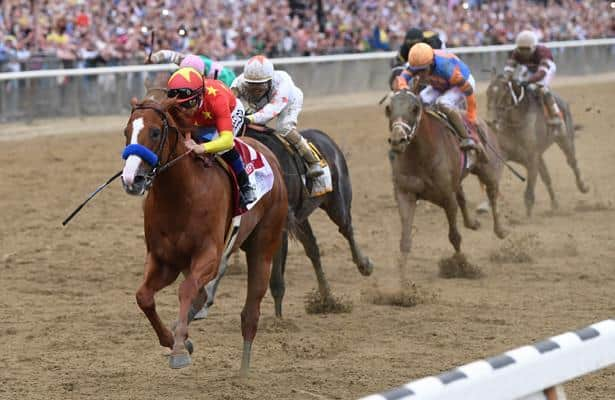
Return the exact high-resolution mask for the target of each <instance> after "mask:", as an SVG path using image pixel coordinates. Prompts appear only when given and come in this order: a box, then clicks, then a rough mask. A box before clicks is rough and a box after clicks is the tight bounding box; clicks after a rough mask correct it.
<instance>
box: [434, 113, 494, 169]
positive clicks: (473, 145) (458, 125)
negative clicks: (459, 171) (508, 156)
mask: <svg viewBox="0 0 615 400" xmlns="http://www.w3.org/2000/svg"><path fill="white" fill-rule="evenodd" d="M440 110H442V111H443V112H444V113H445V114H446V116H447V117H448V120H449V122H450V123H451V125H453V128H455V130H456V131H457V133H458V134H459V136H460V137H461V139H462V140H461V144H460V147H461V149H462V150H464V151H466V150H470V151H475V152H476V156H478V159H479V160H480V161H482V162H488V161H489V159H488V158H487V152H486V151H485V148H484V147H483V144H482V143H481V142H480V140H479V141H478V142H476V141H475V140H474V139H473V138H472V137H471V136H470V134H469V133H468V131H467V129H466V126H465V124H464V123H463V119H462V118H461V114H459V112H458V111H457V110H455V109H454V108H452V107H447V106H443V105H440Z"/></svg>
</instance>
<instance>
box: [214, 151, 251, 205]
mask: <svg viewBox="0 0 615 400" xmlns="http://www.w3.org/2000/svg"><path fill="white" fill-rule="evenodd" d="M221 157H222V158H223V159H224V161H226V162H227V163H228V164H229V165H230V166H231V168H233V172H235V176H236V177H237V185H238V186H239V192H240V193H239V203H240V204H239V206H240V207H241V208H244V209H245V208H247V206H248V204H250V203H253V202H255V201H256V190H255V189H254V186H252V185H251V184H250V179H249V178H248V174H247V173H246V169H245V167H244V165H243V161H242V160H241V157H240V156H239V153H238V152H237V150H236V149H235V148H232V149H230V150H228V151H226V152H224V153H222V154H221Z"/></svg>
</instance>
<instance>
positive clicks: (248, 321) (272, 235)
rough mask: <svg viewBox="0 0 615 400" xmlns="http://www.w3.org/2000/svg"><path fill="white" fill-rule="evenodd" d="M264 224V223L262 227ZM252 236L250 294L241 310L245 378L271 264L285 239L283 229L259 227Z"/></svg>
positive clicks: (248, 259)
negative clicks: (283, 238)
mask: <svg viewBox="0 0 615 400" xmlns="http://www.w3.org/2000/svg"><path fill="white" fill-rule="evenodd" d="M262 223H263V221H261V224H262ZM257 229H258V231H255V232H253V234H252V236H251V238H250V243H248V244H247V246H246V255H247V261H248V291H247V294H246V302H245V304H244V306H243V309H242V310H241V334H242V336H243V354H242V359H241V370H240V374H241V375H242V376H244V377H245V376H247V374H248V370H249V368H250V354H251V352H252V342H253V341H254V337H255V336H256V330H257V328H258V320H259V318H260V307H261V301H262V300H263V297H264V296H265V294H266V293H267V284H268V282H269V281H270V277H271V262H272V260H273V258H274V255H275V253H276V250H277V249H278V248H279V247H280V242H281V241H282V235H281V234H280V232H281V230H282V227H280V229H272V227H271V226H263V225H261V226H259V227H258V228H257Z"/></svg>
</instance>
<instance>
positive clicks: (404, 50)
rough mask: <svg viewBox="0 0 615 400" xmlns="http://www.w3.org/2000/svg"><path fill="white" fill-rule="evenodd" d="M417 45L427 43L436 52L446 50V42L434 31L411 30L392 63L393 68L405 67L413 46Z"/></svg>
mask: <svg viewBox="0 0 615 400" xmlns="http://www.w3.org/2000/svg"><path fill="white" fill-rule="evenodd" d="M417 43H425V44H428V45H429V46H431V48H432V49H434V50H441V49H444V42H442V39H440V35H438V33H437V32H434V31H422V30H420V29H418V28H412V29H409V30H408V32H406V37H405V38H404V42H403V43H402V45H401V46H400V47H399V52H398V53H397V56H396V57H395V59H393V61H392V63H391V67H392V68H393V67H396V66H399V65H403V64H405V63H407V62H408V53H409V52H410V49H411V48H412V46H414V45H415V44H417Z"/></svg>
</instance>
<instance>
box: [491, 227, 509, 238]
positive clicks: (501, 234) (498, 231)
mask: <svg viewBox="0 0 615 400" xmlns="http://www.w3.org/2000/svg"><path fill="white" fill-rule="evenodd" d="M494 232H495V236H497V237H498V239H504V238H505V237H506V236H508V231H506V230H505V229H496V230H495V231H494Z"/></svg>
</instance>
